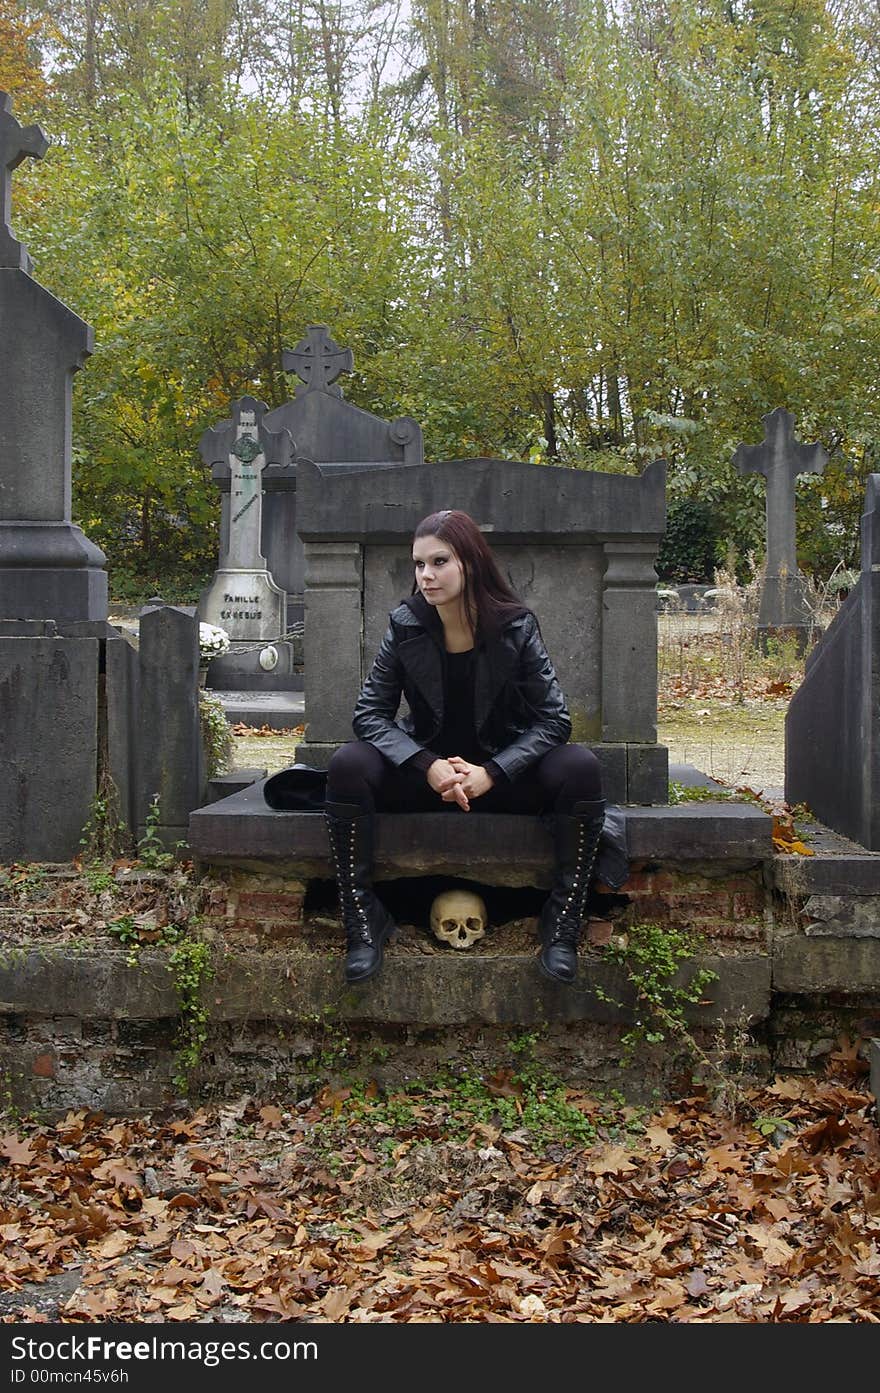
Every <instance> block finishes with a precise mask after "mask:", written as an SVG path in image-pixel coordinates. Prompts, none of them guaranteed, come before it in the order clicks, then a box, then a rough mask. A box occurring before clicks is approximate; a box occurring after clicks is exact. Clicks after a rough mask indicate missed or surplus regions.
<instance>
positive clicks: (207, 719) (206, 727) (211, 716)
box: [199, 691, 234, 779]
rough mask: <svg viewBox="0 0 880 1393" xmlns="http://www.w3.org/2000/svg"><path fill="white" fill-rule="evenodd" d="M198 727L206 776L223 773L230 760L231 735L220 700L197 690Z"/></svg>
mask: <svg viewBox="0 0 880 1393" xmlns="http://www.w3.org/2000/svg"><path fill="white" fill-rule="evenodd" d="M199 729H200V731H201V736H202V744H203V746H204V749H205V765H206V768H207V773H208V778H209V779H213V778H214V777H215V775H217V774H225V773H226V771H227V770H228V768H229V765H230V763H231V760H232V751H233V747H234V740H233V735H232V731H231V730H230V728H229V722H228V721H227V719H226V712H225V710H224V708H223V703H222V701H221V700H220V698H219V697H215V696H211V694H210V692H207V691H200V692H199Z"/></svg>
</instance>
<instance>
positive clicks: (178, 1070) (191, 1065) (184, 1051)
mask: <svg viewBox="0 0 880 1393" xmlns="http://www.w3.org/2000/svg"><path fill="white" fill-rule="evenodd" d="M168 967H169V970H170V972H171V976H172V979H173V981H174V990H175V992H176V994H177V1004H178V1008H179V1011H180V1021H179V1024H178V1028H177V1035H176V1037H175V1070H174V1074H173V1079H174V1083H175V1085H176V1086H177V1087H178V1088H179V1089H180V1090H181V1092H184V1093H185V1092H186V1091H187V1090H188V1088H189V1079H190V1075H191V1073H192V1071H193V1070H194V1069H195V1068H197V1066H198V1064H199V1061H200V1060H201V1057H202V1049H203V1047H204V1044H205V1041H206V1039H207V1038H208V1008H207V1006H206V1005H205V1002H204V986H205V983H206V982H207V980H208V979H209V978H210V977H211V976H212V975H213V970H214V969H213V965H212V962H211V949H210V947H209V945H208V944H207V943H205V942H203V941H202V940H201V939H197V938H186V939H184V940H183V942H181V943H179V944H178V945H177V947H176V948H174V949H173V951H172V952H171V954H170V955H169V958H168Z"/></svg>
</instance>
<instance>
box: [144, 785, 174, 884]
mask: <svg viewBox="0 0 880 1393" xmlns="http://www.w3.org/2000/svg"><path fill="white" fill-rule="evenodd" d="M161 825H162V809H161V807H160V806H159V795H158V793H154V794H153V797H152V798H151V799H150V806H149V807H148V808H147V812H146V815H145V817H144V831H143V836H141V837H140V838H139V840H138V844H137V858H138V860H139V861H140V863H141V865H142V866H146V867H147V869H148V870H154V871H164V870H168V868H169V867H170V866H173V865H174V862H175V860H176V857H175V854H174V852H173V851H169V850H168V849H167V847H166V846H165V843H164V842H163V840H162V838H161V837H160V835H159V830H158V829H159V828H160V827H161Z"/></svg>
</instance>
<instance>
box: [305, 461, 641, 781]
mask: <svg viewBox="0 0 880 1393" xmlns="http://www.w3.org/2000/svg"><path fill="white" fill-rule="evenodd" d="M665 471H666V466H665V464H664V462H663V461H662V460H658V461H655V462H654V463H653V464H651V465H649V467H648V468H647V469H646V470H645V471H644V473H643V474H642V475H640V476H639V477H632V476H624V475H619V474H603V473H595V472H592V473H591V472H588V471H586V470H580V469H561V468H556V467H548V466H546V465H536V464H526V463H522V462H520V461H513V460H490V459H473V460H451V461H443V462H441V463H438V464H431V465H420V466H408V467H388V468H386V469H383V470H381V471H364V472H349V473H347V474H340V473H339V472H334V471H333V470H332V469H328V468H327V467H326V466H324V465H319V464H315V463H313V462H311V461H309V460H301V461H300V463H299V494H300V533H301V536H302V538H303V542H304V544H305V562H306V571H305V580H306V592H305V607H306V629H305V682H306V688H305V693H306V720H307V726H306V734H305V739H304V740H303V741H302V742H301V744H300V745H299V746H298V747H297V751H296V758H297V760H298V761H299V762H305V763H307V764H314V765H326V763H327V762H328V761H329V759H330V756H331V755H332V754H333V752H334V750H335V749H337V748H338V746H339V745H340V744H343V743H344V742H345V741H347V740H351V739H352V730H351V717H352V712H353V710H354V704H355V701H356V698H357V694H358V691H359V690H360V687H361V683H362V682H363V678H364V676H365V672H366V670H367V669H368V668H369V665H370V663H371V662H372V659H373V657H374V655H375V653H376V652H377V650H378V648H379V644H380V641H381V638H382V634H383V632H384V630H385V626H386V624H387V619H388V613H389V611H390V610H391V609H393V608H394V607H395V605H396V604H398V603H399V602H400V600H401V599H403V598H404V597H405V596H406V595H408V594H410V593H411V590H412V560H411V550H410V548H411V542H412V534H413V530H414V528H415V526H416V524H417V523H418V522H419V521H420V520H421V518H423V517H425V516H427V514H429V513H431V512H434V511H435V510H439V509H441V508H449V507H455V508H462V509H464V511H465V512H467V513H469V514H470V515H471V516H472V517H473V518H474V519H475V520H476V521H477V523H478V524H479V525H480V526H481V527H483V529H484V530H485V531H486V532H487V533H488V534H489V540H490V542H491V545H492V549H493V551H494V552H495V554H496V556H497V557H498V559H499V562H500V564H501V566H502V568H503V569H504V570H505V571H506V572H507V575H508V576H509V578H510V581H511V583H512V585H513V588H514V589H515V590H516V591H517V592H518V594H519V595H520V597H521V598H522V599H523V601H524V602H525V603H526V604H528V605H529V606H530V607H531V608H533V609H534V610H535V613H536V614H537V616H538V619H539V622H540V624H541V629H542V632H543V634H544V638H545V640H546V643H547V647H548V650H549V652H550V654H551V656H552V658H553V660H554V664H555V666H556V670H557V672H558V674H559V679H560V682H561V684H562V688H563V691H564V692H565V695H566V698H567V701H568V705H569V710H570V712H571V716H572V739H573V740H574V741H578V742H583V743H585V744H588V745H589V746H590V747H591V748H592V749H594V750H595V751H596V754H597V756H598V757H599V760H600V763H601V764H602V766H603V774H604V779H605V787H606V791H607V796H608V797H609V798H611V799H612V800H614V801H616V802H633V803H666V802H667V800H668V752H667V750H666V748H665V747H664V746H660V745H658V744H657V604H656V584H657V575H656V571H655V569H654V562H655V560H656V557H657V552H658V549H659V545H660V541H661V539H662V536H663V533H664V530H665V526H666V497H665V481H666V472H665Z"/></svg>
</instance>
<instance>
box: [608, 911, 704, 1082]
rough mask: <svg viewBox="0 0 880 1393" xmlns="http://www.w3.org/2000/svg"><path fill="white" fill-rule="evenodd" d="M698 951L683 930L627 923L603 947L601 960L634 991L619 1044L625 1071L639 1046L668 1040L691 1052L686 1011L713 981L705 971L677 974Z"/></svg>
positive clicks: (694, 938)
mask: <svg viewBox="0 0 880 1393" xmlns="http://www.w3.org/2000/svg"><path fill="white" fill-rule="evenodd" d="M700 947H701V942H700V940H699V938H698V937H697V936H696V935H695V934H694V933H692V932H691V931H690V930H689V929H684V928H674V927H663V926H661V925H659V924H632V925H630V926H629V927H628V928H627V930H626V932H625V934H624V935H622V936H621V937H620V938H618V939H612V941H611V943H610V944H609V945H608V947H607V948H606V949H605V957H606V959H607V960H608V961H610V962H612V963H615V964H616V965H617V966H618V967H620V968H621V969H622V970H623V972H624V973H625V975H626V978H627V981H628V982H629V984H630V985H631V987H632V988H633V989H634V992H635V1006H634V1012H635V1023H634V1025H633V1026H632V1027H631V1028H630V1029H628V1030H627V1031H625V1032H624V1034H623V1035H622V1037H621V1041H620V1044H621V1064H623V1065H624V1066H625V1067H628V1066H630V1065H632V1064H633V1063H634V1062H635V1060H636V1057H637V1055H638V1052H639V1050H640V1048H641V1047H642V1046H644V1045H659V1044H663V1043H664V1042H665V1041H666V1040H667V1039H669V1038H670V1037H671V1038H672V1039H673V1040H675V1041H677V1042H678V1043H679V1044H683V1045H685V1046H686V1047H690V1048H692V1049H693V1052H694V1053H697V1051H696V1048H695V1046H694V1042H693V1039H692V1036H691V1033H690V1030H689V1029H688V1025H687V1008H688V1006H691V1005H694V1004H696V1003H698V1002H700V1001H702V999H703V992H704V990H705V988H706V987H707V986H708V984H709V983H710V982H711V981H714V980H715V978H716V977H717V973H715V972H712V971H711V970H710V969H708V968H697V969H696V971H694V972H691V973H690V974H689V975H687V976H685V975H684V974H683V971H682V969H683V968H684V965H685V964H687V963H691V962H692V960H693V958H694V957H695V955H696V954H697V953H698V952H699V950H700ZM596 994H597V996H599V997H600V999H601V1000H603V1001H613V998H612V997H610V996H609V994H608V993H607V992H606V991H605V990H604V988H602V987H598V986H597V988H596ZM614 1004H615V1005H620V1004H621V1003H620V1002H614Z"/></svg>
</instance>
